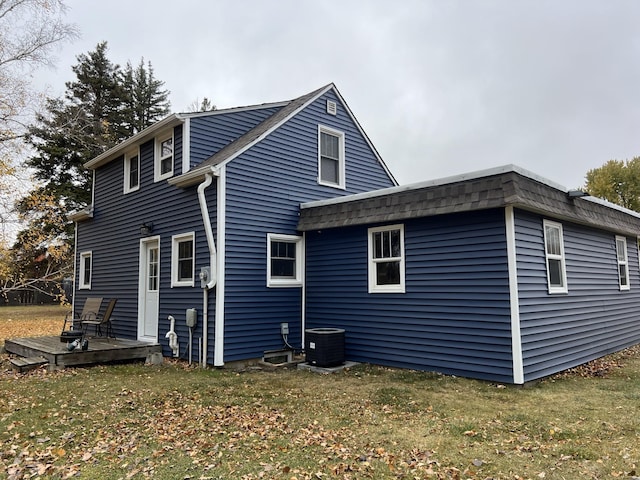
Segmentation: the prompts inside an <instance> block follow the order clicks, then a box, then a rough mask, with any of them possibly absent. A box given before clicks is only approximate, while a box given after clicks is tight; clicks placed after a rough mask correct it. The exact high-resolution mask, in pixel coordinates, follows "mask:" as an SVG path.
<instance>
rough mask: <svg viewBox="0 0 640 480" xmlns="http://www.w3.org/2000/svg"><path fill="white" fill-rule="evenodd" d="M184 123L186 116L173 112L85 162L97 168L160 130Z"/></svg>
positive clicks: (88, 165)
mask: <svg viewBox="0 0 640 480" xmlns="http://www.w3.org/2000/svg"><path fill="white" fill-rule="evenodd" d="M182 123H184V117H183V116H181V115H180V114H177V113H173V114H171V115H169V116H167V117H165V118H163V119H162V120H160V121H159V122H156V123H154V124H153V125H151V126H150V127H147V128H145V129H144V130H142V131H141V132H138V133H136V134H135V135H134V136H133V137H129V138H128V139H126V140H125V141H124V142H121V143H119V144H118V145H116V146H115V147H113V148H110V149H109V150H107V151H106V152H104V153H101V154H100V155H98V156H97V157H95V158H93V159H91V160H89V161H88V162H86V163H85V164H84V166H85V168H89V169H94V170H95V169H96V168H98V167H101V166H102V165H105V164H107V163H109V162H110V161H111V160H113V159H115V158H116V157H118V156H120V155H122V154H123V153H124V152H126V151H127V150H128V149H130V148H131V147H133V146H134V145H139V144H141V143H144V142H145V141H147V140H149V139H151V138H153V137H155V136H156V135H157V134H158V133H159V132H160V131H162V130H166V129H167V128H172V127H175V126H177V125H180V124H182Z"/></svg>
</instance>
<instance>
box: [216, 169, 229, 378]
mask: <svg viewBox="0 0 640 480" xmlns="http://www.w3.org/2000/svg"><path fill="white" fill-rule="evenodd" d="M214 173H215V174H216V176H217V177H218V189H217V193H218V202H217V204H216V207H217V212H216V230H217V235H218V251H219V252H220V255H219V256H218V263H217V264H216V268H217V270H218V271H217V274H216V278H217V280H218V282H217V284H216V323H215V333H214V341H215V345H214V346H213V365H214V366H216V367H223V366H224V320H225V312H224V307H225V305H224V303H225V269H226V265H225V262H226V259H225V251H226V236H227V233H226V225H227V220H226V215H227V169H226V167H225V166H224V165H222V166H219V167H217V168H216V169H215V170H214Z"/></svg>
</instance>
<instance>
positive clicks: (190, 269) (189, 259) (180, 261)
mask: <svg viewBox="0 0 640 480" xmlns="http://www.w3.org/2000/svg"><path fill="white" fill-rule="evenodd" d="M194 239H195V233H194V232H190V233H182V234H180V235H174V236H172V237H171V286H172V287H193V286H194V280H193V279H194V272H195V242H194Z"/></svg>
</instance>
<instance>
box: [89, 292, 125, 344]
mask: <svg viewBox="0 0 640 480" xmlns="http://www.w3.org/2000/svg"><path fill="white" fill-rule="evenodd" d="M117 301H118V299H117V298H112V299H111V300H109V303H108V304H107V309H106V310H105V311H104V314H98V315H96V316H95V317H94V318H87V319H85V320H82V321H81V323H82V330H83V331H84V333H85V334H86V332H87V328H88V327H90V326H93V327H95V334H96V335H97V336H99V337H101V336H102V327H104V329H105V334H106V336H107V338H109V337H111V335H112V330H111V314H112V313H113V309H114V308H115V306H116V302H117Z"/></svg>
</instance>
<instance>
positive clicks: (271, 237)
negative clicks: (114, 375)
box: [267, 233, 304, 288]
mask: <svg viewBox="0 0 640 480" xmlns="http://www.w3.org/2000/svg"><path fill="white" fill-rule="evenodd" d="M272 242H287V243H293V244H294V245H295V247H296V257H295V262H296V263H295V277H294V278H272V277H271V243H272ZM303 252H304V245H303V239H302V237H300V236H298V235H282V234H279V233H267V287H276V288H281V287H300V286H302V271H303V265H304V259H303V258H302V257H303Z"/></svg>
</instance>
